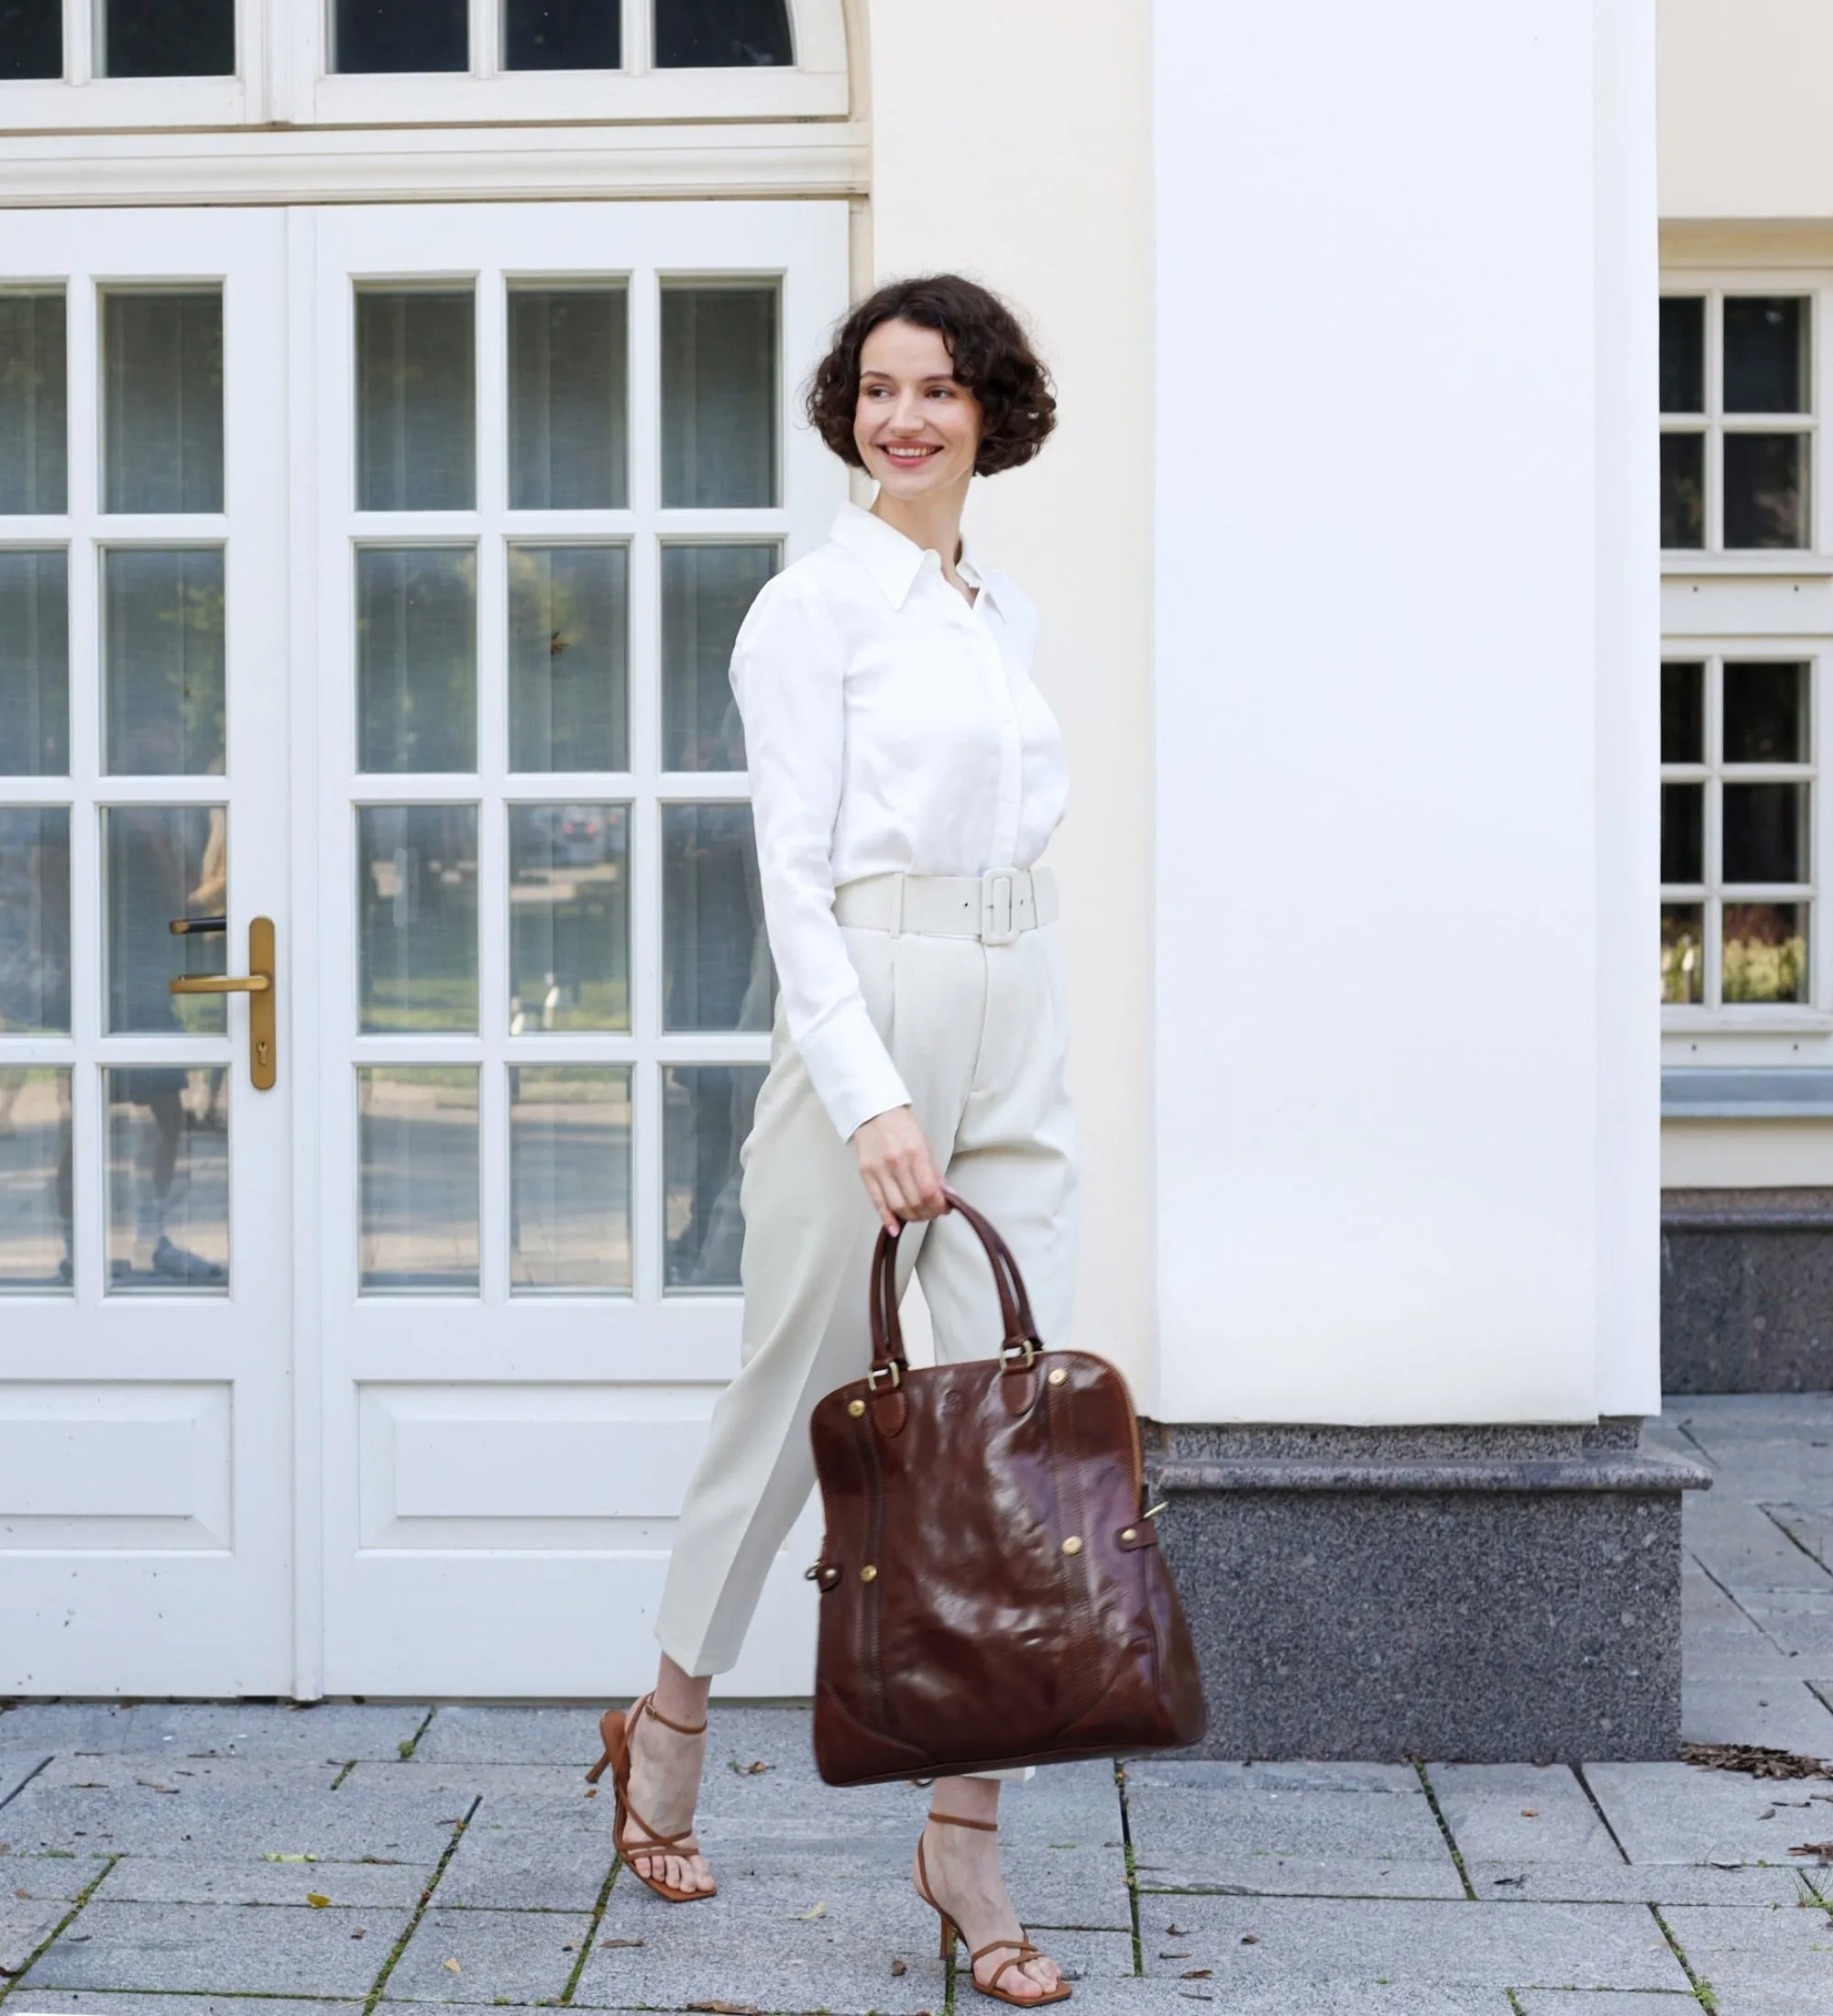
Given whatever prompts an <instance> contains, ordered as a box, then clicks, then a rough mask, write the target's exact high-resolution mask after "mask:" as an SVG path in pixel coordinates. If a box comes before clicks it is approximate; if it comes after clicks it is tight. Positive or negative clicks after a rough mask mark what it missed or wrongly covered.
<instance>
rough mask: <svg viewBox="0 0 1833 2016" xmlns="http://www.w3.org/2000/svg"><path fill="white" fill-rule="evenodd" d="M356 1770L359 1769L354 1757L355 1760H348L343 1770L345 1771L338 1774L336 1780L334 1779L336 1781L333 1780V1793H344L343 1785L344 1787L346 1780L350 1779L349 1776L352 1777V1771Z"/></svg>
mask: <svg viewBox="0 0 1833 2016" xmlns="http://www.w3.org/2000/svg"><path fill="white" fill-rule="evenodd" d="M355 1769H357V1759H355V1758H354V1757H353V1758H350V1759H347V1760H346V1763H345V1765H344V1768H343V1769H342V1770H340V1771H339V1772H338V1774H337V1776H336V1777H335V1778H334V1779H333V1780H331V1790H332V1791H334V1792H335V1791H342V1789H343V1785H344V1780H346V1778H348V1777H349V1775H350V1773H351V1772H352V1771H354V1770H355Z"/></svg>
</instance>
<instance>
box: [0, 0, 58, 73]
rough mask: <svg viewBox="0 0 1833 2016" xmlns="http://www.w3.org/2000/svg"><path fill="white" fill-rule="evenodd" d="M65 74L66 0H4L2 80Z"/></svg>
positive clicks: (0, 10) (0, 4)
mask: <svg viewBox="0 0 1833 2016" xmlns="http://www.w3.org/2000/svg"><path fill="white" fill-rule="evenodd" d="M62 75H63V0H0V83H12V82H15V81H18V82H25V81H26V80H27V78H40V77H61V76H62Z"/></svg>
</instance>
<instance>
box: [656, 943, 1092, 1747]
mask: <svg viewBox="0 0 1833 2016" xmlns="http://www.w3.org/2000/svg"><path fill="white" fill-rule="evenodd" d="M843 936H844V937H845V940H846V946H847V951H848V955H849V957H850V958H851V960H852V963H853V966H854V969H855V970H856V971H857V972H858V974H859V976H860V981H861V984H862V987H863V989H864V992H865V1000H866V1006H867V1009H868V1011H869V1012H870V1013H871V1015H872V1019H873V1024H874V1025H875V1026H876V1028H877V1030H878V1032H879V1035H881V1036H882V1037H884V1041H885V1044H886V1046H887V1047H888V1048H889V1049H890V1052H891V1055H892V1058H893V1061H894V1062H895V1064H896V1066H897V1068H898V1071H899V1073H900V1074H901V1075H902V1077H903V1079H904V1082H905V1084H906V1086H907V1087H908V1088H909V1090H910V1095H911V1101H912V1106H913V1110H914V1112H915V1113H916V1119H917V1120H918V1122H919V1123H921V1125H922V1128H923V1132H924V1134H926V1135H927V1138H928V1141H929V1145H930V1147H931V1149H932V1150H933V1152H934V1154H935V1156H936V1159H937V1162H938V1164H939V1165H940V1167H942V1168H943V1170H944V1171H945V1172H946V1175H947V1180H948V1182H949V1187H950V1188H951V1189H955V1190H958V1191H959V1192H960V1195H961V1196H962V1197H964V1198H966V1199H967V1200H968V1202H969V1203H971V1204H973V1205H976V1206H977V1207H978V1208H979V1209H980V1210H981V1211H983V1212H984V1213H985V1214H986V1216H987V1217H988V1218H990V1219H991V1220H992V1221H993V1223H994V1225H996V1226H997V1227H998V1228H999V1230H1000V1232H1001V1233H1004V1236H1005V1239H1006V1241H1007V1243H1008V1244H1010V1246H1011V1248H1012V1251H1013V1253H1014V1255H1015V1256H1016V1258H1017V1261H1018V1265H1019V1268H1020V1271H1021V1272H1022V1273H1023V1275H1024V1276H1025V1285H1026V1288H1027V1289H1028V1290H1029V1291H1030V1296H1031V1307H1032V1313H1033V1314H1034V1315H1035V1316H1036V1318H1037V1330H1038V1334H1039V1335H1040V1336H1041V1337H1042V1339H1043V1341H1044V1342H1045V1343H1047V1344H1049V1345H1051V1346H1054V1347H1061V1346H1064V1345H1067V1344H1068V1343H1069V1342H1070V1301H1071V1297H1072V1293H1073V1285H1074V1276H1075V1265H1076V1233H1077V1209H1076V1207H1077V1174H1076V1158H1075V1136H1074V1126H1073V1121H1072V1118H1071V1114H1070V1100H1069V1093H1068V1090H1067V1088H1066V1086H1065V1083H1064V1070H1063V1065H1064V1049H1065V1044H1066V1038H1067V1034H1068V1030H1067V1017H1066V1013H1065V1001H1064V983H1063V964H1062V952H1061V948H1060V947H1059V945H1058V943H1057V937H1056V932H1055V930H1054V928H1053V927H1052V926H1049V925H1045V926H1041V927H1039V928H1037V929H1035V930H1031V931H1026V932H1022V933H1020V935H1019V936H1018V937H1015V938H1014V939H1013V940H1012V941H1011V943H1010V944H1006V945H983V944H982V942H981V941H980V940H979V939H977V938H967V937H926V936H921V935H918V934H916V933H911V932H904V933H897V934H894V933H891V932H888V931H872V930H864V929H860V928H857V927H853V926H847V927H844V928H843ZM741 1167H742V1169H743V1180H742V1184H741V1191H740V1199H741V1204H742V1207H743V1211H744V1224H745V1232H744V1256H743V1259H742V1262H741V1270H740V1271H741V1279H742V1282H743V1286H744V1298H745V1301H744V1332H743V1336H744V1342H743V1358H742V1368H741V1371H740V1373H739V1375H738V1377H737V1378H736V1379H734V1380H733V1382H732V1383H731V1385H730V1386H728V1387H727V1389H726V1391H725V1392H724V1394H723V1395H721V1397H720V1398H719V1405H718V1406H717V1407H716V1408H714V1410H713V1419H712V1427H711V1432H710V1433H709V1434H708V1439H707V1446H706V1450H705V1452H704V1453H703V1454H702V1456H701V1458H700V1463H699V1467H698V1468H697V1470H696V1471H695V1473H694V1477H693V1481H692V1483H691V1484H690V1485H688V1487H687V1494H686V1501H685V1503H684V1507H683V1510H682V1517H681V1522H680V1526H679V1528H677V1530H676V1533H675V1551H674V1555H673V1558H672V1559H671V1560H670V1561H669V1565H668V1581H667V1585H666V1587H665V1588H664V1592H663V1598H662V1608H661V1613H660V1615H659V1616H658V1619H657V1623H656V1636H657V1638H660V1639H661V1641H662V1648H663V1649H664V1651H665V1652H666V1653H667V1654H668V1656H669V1658H670V1659H672V1660H674V1661H675V1664H676V1665H678V1666H679V1667H681V1668H682V1669H683V1671H686V1672H689V1673H722V1672H725V1671H728V1670H729V1669H730V1667H731V1666H733V1665H734V1664H735V1663H736V1661H737V1660H738V1656H739V1649H740V1647H741V1645H742V1643H743V1640H744V1635H745V1631H746V1628H747V1627H749V1625H750V1623H751V1619H752V1612H753V1611H754V1610H755V1609H756V1607H757V1601H758V1596H759V1594H760V1593H761V1592H762V1590H763V1582H764V1577H765V1574H766V1573H767V1572H768V1570H769V1568H770V1564H771V1562H772V1561H773V1560H774V1557H775V1555H776V1554H777V1552H778V1551H779V1550H780V1549H781V1548H782V1546H783V1543H784V1541H785V1539H786V1538H787V1536H788V1533H789V1529H790V1528H791V1527H792V1526H793V1525H794V1524H795V1522H796V1517H797V1515H798V1514H799V1513H800V1511H801V1509H802V1507H803V1506H804V1504H805V1503H806V1502H807V1497H808V1494H809V1492H810V1491H811V1490H812V1489H813V1487H814V1482H815V1471H814V1463H813V1460H812V1458H811V1456H810V1454H809V1448H808V1416H809V1414H810V1412H811V1410H812V1409H813V1408H814V1405H815V1402H816V1401H817V1400H818V1399H819V1398H820V1397H821V1396H822V1395H823V1394H824V1393H829V1392H831V1391H832V1390H833V1388H834V1387H835V1386H841V1385H844V1384H845V1383H846V1382H847V1381H848V1380H850V1379H857V1378H859V1377H860V1376H861V1375H862V1374H863V1372H864V1371H865V1368H866V1366H867V1364H869V1363H870V1361H871V1356H872V1343H871V1327H870V1324H869V1322H868V1320H867V1315H866V1281H867V1274H868V1271H869V1268H870V1265H871V1260H872V1250H873V1242H874V1240H875V1239H876V1238H877V1236H878V1216H877V1213H876V1212H875V1211H873V1207H872V1202H871V1200H870V1199H869V1198H868V1197H867V1196H866V1193H865V1188H864V1186H863V1185H862V1183H861V1181H860V1176H859V1160H858V1156H857V1155H856V1154H855V1152H854V1150H853V1147H852V1145H851V1143H849V1142H845V1141H842V1140H841V1139H840V1136H839V1135H838V1134H836V1133H835V1131H834V1125H833V1123H832V1121H830V1120H829V1118H828V1115H827V1112H826V1111H825V1109H824V1108H823V1107H822V1105H821V1102H820V1101H819V1100H818V1098H817V1097H816V1095H815V1090H814V1087H813V1085H812V1084H811V1083H810V1082H809V1079H808V1074H807V1070H806V1069H805V1068H804V1067H803V1064H802V1061H801V1058H800V1057H799V1056H798V1055H797V1054H796V1050H795V1048H794V1047H793V1046H792V1045H791V1044H790V1042H789V1040H788V1037H787V1035H786V1034H785V1030H784V1026H783V1018H782V1015H781V1013H779V1014H778V1016H777V1023H776V1029H775V1032H774V1037H773V1039H772V1043H771V1065H770V1071H769V1075H768V1076H767V1077H766V1078H765V1079H764V1082H763V1089H762V1090H761V1091H760V1092H759V1094H758V1100H757V1111H756V1116H755V1119H754V1121H753V1123H752V1132H751V1134H750V1137H749V1138H748V1139H747V1141H746V1142H745V1145H744V1148H743V1151H742V1153H741ZM898 1261H899V1268H900V1271H899V1277H898V1285H899V1287H900V1289H901V1288H902V1287H903V1286H904V1284H905V1282H906V1281H907V1279H908V1270H909V1268H910V1266H911V1265H912V1264H913V1263H914V1264H915V1265H916V1272H917V1276H918V1278H919V1279H920V1281H921V1282H922V1285H923V1294H924V1298H925V1299H926V1300H927V1303H928V1305H929V1309H930V1313H931V1315H932V1317H933V1320H934V1326H935V1334H936V1350H937V1353H938V1356H939V1357H943V1358H947V1359H957V1358H975V1357H988V1356H991V1354H992V1353H993V1352H994V1351H995V1350H997V1348H998V1346H999V1342H1000V1336H1001V1331H1000V1321H999V1303H998V1299H997V1297H996V1295H995V1293H994V1290H993V1269H992V1267H991V1266H990V1265H989V1264H988V1262H987V1258H986V1255H985V1254H984V1253H983V1251H982V1248H981V1244H980V1242H979V1241H978V1240H977V1239H976V1238H975V1237H974V1235H973V1233H971V1231H970V1230H969V1228H968V1226H967V1225H966V1223H965V1222H963V1221H962V1220H961V1219H960V1218H957V1217H954V1216H952V1215H950V1216H948V1217H944V1218H939V1219H936V1220H934V1221H932V1222H929V1223H927V1224H913V1225H911V1226H909V1227H908V1228H907V1229H906V1232H905V1234H904V1237H903V1240H902V1241H901V1243H900V1245H899V1250H898ZM988 1775H990V1776H991V1775H998V1776H1008V1775H1009V1776H1013V1777H1016V1776H1019V1775H1021V1774H1020V1773H1018V1772H1012V1773H1009V1774H1008V1773H997V1774H993V1773H990V1774H988Z"/></svg>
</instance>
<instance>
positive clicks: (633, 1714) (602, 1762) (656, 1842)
mask: <svg viewBox="0 0 1833 2016" xmlns="http://www.w3.org/2000/svg"><path fill="white" fill-rule="evenodd" d="M644 1715H650V1716H652V1717H653V1719H654V1720H655V1721H657V1722H659V1723H661V1725H662V1726H663V1727H664V1729H673V1730H674V1731H675V1735H676V1736H704V1735H705V1734H706V1733H707V1725H706V1724H705V1723H704V1722H703V1723H701V1725H700V1726H699V1727H698V1728H697V1729H690V1728H689V1727H688V1726H687V1725H686V1723H685V1722H671V1721H670V1720H669V1719H668V1717H667V1716H666V1715H664V1714H663V1712H662V1710H661V1709H660V1708H658V1707H657V1706H656V1705H655V1697H654V1695H653V1694H644V1695H643V1696H642V1699H641V1700H639V1701H633V1702H632V1703H631V1707H630V1713H629V1714H628V1715H626V1714H625V1713H624V1711H623V1710H622V1709H621V1708H607V1709H606V1710H605V1712H604V1714H603V1715H600V1716H599V1718H598V1735H599V1737H600V1738H601V1740H602V1741H603V1743H604V1746H605V1754H604V1756H602V1757H601V1758H600V1759H598V1762H597V1763H596V1764H595V1765H593V1767H592V1768H591V1769H590V1770H589V1771H587V1773H586V1782H587V1784H588V1785H596V1784H597V1783H598V1780H599V1779H600V1778H602V1777H603V1776H604V1770H605V1766H606V1765H607V1764H609V1766H610V1767H611V1790H612V1791H613V1793H614V1794H615V1796H616V1799H617V1812H616V1813H615V1815H614V1816H613V1818H612V1821H611V1846H612V1847H614V1848H615V1849H616V1850H617V1852H618V1857H619V1859H620V1861H621V1862H622V1863H623V1865H624V1867H625V1868H627V1869H629V1871H630V1872H631V1875H632V1876H633V1877H635V1878H636V1879H637V1881H638V1882H639V1883H642V1884H644V1885H645V1886H646V1887H647V1888H648V1889H650V1890H653V1891H654V1892H655V1894H656V1895H657V1896H658V1897H660V1898H662V1899H663V1900H664V1901H665V1902H667V1903H670V1904H697V1903H698V1902H699V1901H701V1899H702V1898H705V1897H717V1896H718V1895H719V1887H718V1886H717V1885H715V1886H714V1887H713V1889H711V1890H676V1889H675V1885H674V1884H673V1883H664V1881H663V1880H662V1879H661V1878H660V1877H659V1876H645V1875H644V1874H643V1873H642V1870H641V1869H640V1868H637V1866H636V1864H635V1863H634V1862H632V1861H631V1856H633V1855H680V1854H681V1853H683V1852H684V1851H683V1848H682V1843H683V1842H685V1841H686V1840H687V1839H688V1838H689V1837H690V1836H691V1835H692V1834H693V1832H694V1824H693V1822H692V1821H689V1822H688V1824H686V1826H685V1827H683V1828H682V1830H681V1831H680V1833H679V1834H662V1833H660V1832H658V1830H657V1829H655V1828H654V1827H652V1826H651V1825H650V1824H649V1822H648V1821H647V1820H645V1819H644V1818H643V1817H642V1814H641V1813H638V1812H637V1810H636V1808H635V1807H634V1806H632V1805H631V1802H630V1776H631V1739H632V1738H633V1737H635V1735H636V1726H637V1724H638V1723H639V1722H640V1721H641V1720H642V1717H643V1716H644ZM631 1824H633V1825H635V1826H638V1827H641V1828H642V1831H643V1834H644V1835H645V1837H646V1838H645V1839H643V1840H641V1841H627V1840H625V1838H624V1828H625V1826H626V1825H631ZM686 1853H688V1854H690V1855H697V1854H698V1853H699V1850H698V1849H697V1848H690V1849H688V1850H686Z"/></svg>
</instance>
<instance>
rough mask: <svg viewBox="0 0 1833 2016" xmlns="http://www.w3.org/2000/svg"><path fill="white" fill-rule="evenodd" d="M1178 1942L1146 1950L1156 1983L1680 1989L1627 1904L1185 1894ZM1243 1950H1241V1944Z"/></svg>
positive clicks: (1661, 1946)
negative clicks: (1190, 1972)
mask: <svg viewBox="0 0 1833 2016" xmlns="http://www.w3.org/2000/svg"><path fill="white" fill-rule="evenodd" d="M1175 1922H1176V1923H1178V1924H1179V1925H1180V1926H1181V1927H1182V1928H1183V1936H1182V1937H1181V1938H1180V1939H1179V1940H1178V1941H1177V1942H1176V1944H1175V1945H1166V1944H1165V1943H1163V1942H1162V1941H1161V1940H1160V1939H1159V1938H1158V1936H1156V1935H1155V1936H1153V1937H1151V1938H1148V1939H1147V1941H1146V1945H1145V1954H1146V1971H1147V1974H1148V1975H1151V1976H1154V1977H1156V1978H1161V1979H1162V1978H1169V1977H1170V1976H1172V1975H1181V1974H1182V1972H1183V1971H1184V1970H1186V1969H1188V1968H1191V1967H1211V1968H1213V1970H1214V1971H1213V1981H1214V1984H1215V1987H1216V1989H1217V1991H1218V1992H1220V1991H1221V1990H1223V1989H1251V1988H1255V1987H1260V1988H1267V1987H1270V1986H1271V1985H1272V1984H1273V1983H1275V1982H1279V1981H1284V1980H1289V1979H1297V1980H1314V1981H1319V1980H1329V1981H1378V1980H1388V1981H1406V1982H1409V1983H1412V1982H1421V1983H1423V1982H1432V1983H1434V1984H1436V1985H1438V1986H1441V1987H1453V1986H1455V1987H1459V1988H1495V1989H1503V1988H1525V1987H1533V1986H1539V1987H1553V1988H1593V1989H1603V1988H1611V1989H1648V1988H1680V1989H1684V1988H1685V1986H1686V1985H1687V1984H1686V1977H1685V1974H1684V1973H1683V1972H1682V1970H1681V1968H1680V1966H1679V1963H1678V1962H1677V1961H1676V1960H1675V1959H1674V1955H1673V1953H1672V1952H1671V1951H1670V1949H1669V1947H1668V1945H1667V1942H1666V1941H1665V1940H1664V1939H1663V1937H1662V1934H1661V1930H1660V1928H1659V1927H1658V1926H1657V1925H1656V1923H1655V1922H1654V1919H1653V1917H1652V1915H1651V1913H1650V1912H1647V1911H1645V1910H1643V1909H1642V1908H1641V1906H1640V1905H1635V1904H1491V1905H1483V1904H1477V1905H1473V1904H1470V1903H1413V1902H1404V1901H1393V1902H1388V1901H1364V1900H1360V1899H1351V1900H1348V1901H1335V1900H1326V1899H1322V1898H1319V1899H1309V1898H1307V1899H1295V1898H1258V1899H1249V1898H1234V1897H1189V1898H1184V1899H1182V1900H1180V1908H1179V1911H1178V1915H1177V1919H1176V1921H1175ZM1250 1936H1251V1938H1252V1939H1253V1942H1254V1943H1253V1944H1252V1945H1246V1944H1244V1942H1245V1941H1246V1940H1247V1939H1248V1938H1249V1937H1250Z"/></svg>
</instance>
